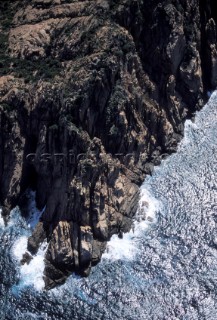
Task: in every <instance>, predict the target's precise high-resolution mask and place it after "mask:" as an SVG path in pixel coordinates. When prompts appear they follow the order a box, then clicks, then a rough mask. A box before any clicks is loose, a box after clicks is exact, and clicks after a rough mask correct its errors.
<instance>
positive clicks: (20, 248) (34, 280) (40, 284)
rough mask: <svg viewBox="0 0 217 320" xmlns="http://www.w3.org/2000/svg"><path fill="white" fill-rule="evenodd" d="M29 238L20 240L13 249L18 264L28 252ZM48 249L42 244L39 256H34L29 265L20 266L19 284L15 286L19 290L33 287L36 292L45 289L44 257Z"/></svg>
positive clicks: (45, 244)
mask: <svg viewBox="0 0 217 320" xmlns="http://www.w3.org/2000/svg"><path fill="white" fill-rule="evenodd" d="M27 239H28V238H27V237H24V236H23V237H21V238H19V239H18V240H17V241H16V243H15V244H14V246H13V248H12V252H13V255H14V257H15V259H16V260H17V262H20V260H21V259H22V257H23V254H24V253H25V252H26V251H27V250H26V249H27ZM46 249H47V243H46V242H44V243H42V244H41V246H40V248H39V250H38V252H37V254H36V255H35V256H33V259H32V260H31V261H30V263H29V264H24V265H21V266H20V268H19V269H20V270H19V271H20V272H19V283H18V285H16V286H15V288H16V289H17V290H20V289H22V288H24V287H28V286H33V287H34V288H35V289H36V290H42V289H43V288H44V280H43V271H44V267H45V265H44V255H45V252H46Z"/></svg>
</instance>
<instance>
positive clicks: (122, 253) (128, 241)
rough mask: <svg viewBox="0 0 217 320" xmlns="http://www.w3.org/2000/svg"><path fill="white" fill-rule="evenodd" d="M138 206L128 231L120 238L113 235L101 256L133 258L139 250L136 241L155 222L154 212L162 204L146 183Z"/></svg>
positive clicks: (121, 258)
mask: <svg viewBox="0 0 217 320" xmlns="http://www.w3.org/2000/svg"><path fill="white" fill-rule="evenodd" d="M140 195H141V196H140V200H139V208H138V211H137V213H136V221H135V222H134V225H133V227H132V229H131V230H130V232H128V233H125V234H123V238H122V239H120V238H119V237H118V236H117V235H113V236H112V238H111V240H110V241H109V242H108V244H107V248H106V252H105V253H104V254H103V255H102V258H105V259H109V260H110V259H111V260H133V259H134V258H135V255H136V254H137V253H138V252H139V248H138V242H139V240H140V238H141V236H142V235H143V234H144V232H145V231H146V229H147V228H148V227H149V226H150V225H151V224H153V223H155V222H156V213H157V212H158V211H160V210H162V204H161V203H160V202H159V201H158V200H157V199H156V198H154V197H153V196H152V195H151V192H149V191H148V189H147V187H146V185H145V184H144V185H143V186H142V187H141V191H140Z"/></svg>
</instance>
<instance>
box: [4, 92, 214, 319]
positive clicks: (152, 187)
mask: <svg viewBox="0 0 217 320" xmlns="http://www.w3.org/2000/svg"><path fill="white" fill-rule="evenodd" d="M216 168H217V93H216V92H214V93H213V94H212V95H211V97H210V99H209V102H208V104H207V105H206V106H205V107H204V108H203V110H202V111H200V112H198V113H197V114H196V117H195V120H194V122H192V121H190V120H187V121H186V123H185V134H184V138H183V140H182V142H181V143H180V145H179V148H178V151H177V153H175V154H173V155H171V156H170V157H168V158H167V159H166V160H164V161H163V162H162V163H161V165H160V166H159V167H156V168H155V170H154V173H153V175H152V176H150V177H147V178H146V180H145V182H144V184H143V185H142V187H141V197H140V202H139V207H140V209H139V210H138V213H137V215H136V217H135V222H134V227H133V228H132V230H131V231H130V232H129V233H128V234H125V235H124V237H123V239H119V238H118V237H117V236H113V237H112V239H111V241H110V242H109V243H108V246H107V250H106V252H105V253H104V255H103V258H102V261H101V263H100V264H98V265H97V266H96V267H94V268H93V270H92V272H91V275H90V276H89V277H88V278H80V277H77V276H75V275H72V276H71V277H70V278H69V279H68V280H67V282H66V283H65V284H64V285H62V286H61V287H58V288H55V289H53V290H51V291H49V292H46V291H44V290H43V278H42V274H43V266H44V264H43V256H44V252H45V250H46V243H44V244H43V245H42V246H41V248H40V250H39V252H38V254H37V255H36V256H35V257H34V259H33V260H32V261H31V263H30V264H29V265H28V266H20V265H19V259H20V257H21V256H22V254H23V253H24V252H25V250H26V243H27V237H28V235H29V234H30V233H31V229H32V228H33V227H34V224H35V223H36V222H37V220H38V219H39V217H40V214H41V213H40V212H39V211H37V210H36V208H35V203H34V194H33V193H32V194H31V197H30V207H29V212H30V217H29V218H28V219H26V220H25V219H23V218H21V216H20V214H19V209H18V208H15V209H14V210H13V212H12V213H11V220H10V223H9V224H8V226H6V227H5V226H4V222H3V219H2V218H1V216H0V243H1V246H0V257H1V258H0V319H9V320H17V319H40V320H42V319H43V320H45V319H49V320H53V319H55V320H56V319H63V320H68V319H77V320H82V319H85V320H99V319H104V320H110V319H111V320H113V319H114V320H116V319H121V320H122V319H123V320H124V319H127V320H140V319H141V320H146V319H147V320H149V319H151V320H152V319H153V320H164V319H165V320H168V319H169V320H175V319H177V320H180V319H183V320H187V319H189V320H194V319H195V320H198V319H199V320H200V319H201V320H202V319H204V320H208V319H210V320H217V169H216Z"/></svg>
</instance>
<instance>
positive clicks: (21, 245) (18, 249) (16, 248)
mask: <svg viewBox="0 0 217 320" xmlns="http://www.w3.org/2000/svg"><path fill="white" fill-rule="evenodd" d="M27 240H28V237H26V236H22V237H20V238H19V239H18V240H17V241H16V242H15V243H14V245H13V247H12V254H13V256H14V258H15V259H16V260H17V262H20V260H21V259H22V257H23V254H24V253H25V252H26V250H27Z"/></svg>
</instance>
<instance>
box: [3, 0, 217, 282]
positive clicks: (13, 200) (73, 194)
mask: <svg viewBox="0 0 217 320" xmlns="http://www.w3.org/2000/svg"><path fill="white" fill-rule="evenodd" d="M216 19H217V11H215V9H214V0H213V1H211V0H210V1H209V0H207V1H206V0H201V1H199V0H168V1H166V0H165V1H160V0H86V1H84V0H83V1H76V0H71V1H69V0H31V1H27V0H23V1H12V0H11V1H1V2H0V130H1V134H0V203H1V204H2V206H3V214H4V216H5V220H7V217H8V214H9V212H10V210H11V208H13V207H14V206H16V205H17V204H19V205H20V206H21V208H23V214H25V210H24V207H25V191H26V190H27V189H28V188H32V189H34V190H35V191H36V202H37V206H38V208H39V209H43V208H45V210H44V212H43V214H42V217H41V219H40V221H39V223H38V225H37V226H36V228H35V230H34V231H33V234H32V236H31V237H30V238H29V241H28V250H29V252H30V253H31V254H35V253H36V252H37V250H38V248H39V246H40V244H41V243H42V242H43V241H44V240H46V239H47V241H48V243H49V244H48V249H47V253H46V256H45V271H44V276H45V285H46V288H51V287H53V286H55V285H57V284H60V283H62V282H64V280H65V279H66V277H67V276H68V275H69V274H70V273H71V272H77V273H79V274H81V275H84V276H86V275H88V274H89V272H90V269H91V266H93V265H95V264H96V263H98V262H99V261H100V258H101V255H102V252H103V251H104V250H105V246H106V242H107V241H108V240H109V238H110V237H111V235H113V234H115V233H117V234H119V235H120V236H121V234H122V232H126V231H128V230H129V229H130V227H131V223H132V217H133V216H134V214H135V212H136V209H137V200H138V195H139V186H140V185H141V183H142V181H143V180H144V177H145V175H146V174H150V173H151V171H152V168H153V166H154V165H157V164H159V163H160V161H161V159H162V158H163V157H165V156H166V155H167V154H169V153H171V152H174V151H175V150H176V146H177V143H178V142H179V141H180V138H181V137H182V133H183V123H184V121H185V119H186V118H188V117H192V116H193V114H194V112H195V111H196V110H198V109H200V108H201V107H202V106H203V104H204V102H205V100H206V97H207V94H206V93H207V91H208V90H212V89H214V88H215V87H216V82H217V48H216ZM29 258H30V257H29ZM25 259H26V260H27V261H28V255H26V256H25V257H24V261H23V262H25Z"/></svg>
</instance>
